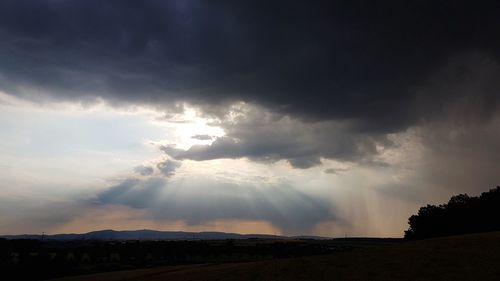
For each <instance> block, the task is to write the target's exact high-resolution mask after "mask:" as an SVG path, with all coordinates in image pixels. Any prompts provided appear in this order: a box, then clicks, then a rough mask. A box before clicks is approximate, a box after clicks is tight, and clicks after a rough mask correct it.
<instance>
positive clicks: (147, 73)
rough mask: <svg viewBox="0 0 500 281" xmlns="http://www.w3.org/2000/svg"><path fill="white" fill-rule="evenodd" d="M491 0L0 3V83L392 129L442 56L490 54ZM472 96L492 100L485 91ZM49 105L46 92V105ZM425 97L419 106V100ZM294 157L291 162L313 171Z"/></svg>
mask: <svg viewBox="0 0 500 281" xmlns="http://www.w3.org/2000/svg"><path fill="white" fill-rule="evenodd" d="M499 6H500V3H498V2H497V1H487V2H483V1H474V2H473V1H383V2H380V1H314V2H306V1H245V2H243V1H194V0H186V1H113V0H104V1H92V0H90V1H72V0H69V1H58V0H51V1H49V0H32V1H14V0H12V1H2V2H1V3H0V42H1V43H0V61H1V62H2V63H1V65H0V85H1V86H0V87H1V89H2V90H3V91H6V92H9V93H14V94H17V95H22V96H30V97H32V98H42V97H41V96H40V93H41V92H43V93H45V94H47V95H48V96H50V97H51V98H56V99H60V98H63V99H74V100H83V101H86V100H92V99H93V98H96V97H103V98H105V99H107V100H110V101H111V102H117V103H121V102H136V103H149V104H155V105H161V104H162V103H170V102H172V101H179V100H187V101H189V102H192V103H197V104H205V105H206V104H210V105H213V106H217V105H221V104H226V103H230V102H232V101H237V100H244V101H247V102H252V103H257V104H261V105H264V106H266V107H268V108H272V110H274V111H280V112H282V113H286V114H291V115H293V116H299V117H300V118H304V119H306V120H327V119H328V120H331V119H349V120H350V121H351V122H352V124H353V126H354V127H355V128H356V129H358V130H360V131H363V132H389V131H397V130H401V129H403V128H406V127H408V126H409V125H412V124H414V122H416V121H417V120H420V119H421V118H422V117H425V116H426V115H427V114H428V111H429V108H431V109H433V110H434V109H436V110H439V109H440V108H441V106H442V105H443V104H446V103H447V102H448V101H450V100H453V99H455V96H454V94H453V93H450V92H444V93H443V94H442V95H441V96H440V97H439V98H438V99H433V98H432V96H430V95H429V96H424V97H420V96H418V89H419V88H420V87H421V86H422V85H424V84H426V83H427V82H428V79H429V76H430V75H431V73H433V72H435V71H436V69H439V68H440V67H441V66H442V65H443V64H446V63H447V61H448V60H449V58H450V56H453V55H457V54H458V55H460V54H466V53H469V52H477V53H481V54H484V55H486V56H488V57H489V58H491V60H493V61H497V60H498V59H499V54H500V51H499V50H500V41H499V40H498V35H499V34H498V25H499V22H500V20H499V19H498V14H499V12H500V9H499ZM474 94H475V95H476V96H481V97H483V98H485V99H494V100H495V104H496V102H497V100H496V99H495V98H494V96H493V97H492V93H490V92H476V93H474ZM44 98H46V97H44ZM416 100H417V101H426V102H425V103H419V102H415V101H416ZM308 161H311V159H308V160H307V161H305V162H304V161H302V160H300V159H298V160H297V162H296V163H297V165H298V166H308V165H310V164H308V163H309V162H308Z"/></svg>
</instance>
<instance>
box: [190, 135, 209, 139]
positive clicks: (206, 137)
mask: <svg viewBox="0 0 500 281" xmlns="http://www.w3.org/2000/svg"><path fill="white" fill-rule="evenodd" d="M191 138H192V139H197V140H212V139H213V138H214V137H213V136H210V135H194V136H192V137H191Z"/></svg>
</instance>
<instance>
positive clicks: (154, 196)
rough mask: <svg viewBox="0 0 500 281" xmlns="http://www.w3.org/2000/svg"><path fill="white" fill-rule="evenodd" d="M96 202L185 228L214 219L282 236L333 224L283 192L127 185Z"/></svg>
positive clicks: (314, 204) (315, 206) (327, 208)
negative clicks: (255, 224) (251, 224)
mask: <svg viewBox="0 0 500 281" xmlns="http://www.w3.org/2000/svg"><path fill="white" fill-rule="evenodd" d="M96 202H97V203H98V204H122V205H127V206H130V207H133V208H141V209H147V210H149V211H150V212H151V214H152V216H153V218H154V219H157V220H160V219H166V220H184V221H186V222H187V223H189V224H202V223H207V222H210V221H213V220H217V219H249V220H265V221H269V222H271V223H272V224H273V225H274V226H276V227H279V228H280V229H282V230H283V231H285V233H288V234H298V233H309V232H310V231H311V230H312V228H313V227H314V226H315V225H316V224H318V223H320V222H324V221H329V220H336V219H338V218H336V217H335V215H334V214H333V213H332V211H333V210H332V206H331V203H330V202H327V201H324V200H323V199H320V198H315V197H312V196H310V195H306V194H304V193H302V192H300V191H298V190H296V189H294V188H292V187H289V186H272V187H254V186H240V185H236V184H231V183H224V182H212V181H210V180H206V179H205V180H204V181H203V182H195V181H193V180H191V182H189V181H187V182H186V181H183V182H175V181H171V182H167V181H165V180H164V179H161V178H151V179H148V180H145V181H140V180H133V179H129V180H126V181H124V182H122V183H120V184H118V185H116V186H112V187H110V188H109V189H108V190H106V191H104V192H102V193H100V194H98V196H97V201H96Z"/></svg>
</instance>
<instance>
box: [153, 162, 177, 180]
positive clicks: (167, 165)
mask: <svg viewBox="0 0 500 281" xmlns="http://www.w3.org/2000/svg"><path fill="white" fill-rule="evenodd" d="M181 165H182V163H181V162H179V161H175V160H170V159H167V160H165V161H163V162H160V163H158V164H157V165H156V167H157V168H158V170H160V172H161V173H162V174H163V175H164V176H166V177H171V176H173V175H174V174H175V170H177V168H179V167H180V166H181Z"/></svg>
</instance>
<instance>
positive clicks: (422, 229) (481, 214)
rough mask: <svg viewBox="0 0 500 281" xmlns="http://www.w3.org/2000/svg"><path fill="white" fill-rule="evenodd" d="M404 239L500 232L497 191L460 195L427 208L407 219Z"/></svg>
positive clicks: (499, 194)
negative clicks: (407, 225)
mask: <svg viewBox="0 0 500 281" xmlns="http://www.w3.org/2000/svg"><path fill="white" fill-rule="evenodd" d="M408 224H409V225H410V227H409V228H408V230H406V231H405V238H407V239H423V238H431V237H439V236H448V235H457V234H466V233H475V232H486V231H495V230H500V187H499V186H497V187H496V188H495V189H491V190H489V191H488V192H483V193H482V194H481V195H480V196H479V197H470V196H469V195H467V194H459V195H456V196H453V197H451V198H450V200H449V201H448V203H447V204H442V205H438V206H436V205H427V206H425V207H422V208H420V209H419V210H418V214H416V215H412V216H411V217H410V218H409V219H408Z"/></svg>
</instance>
